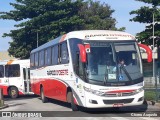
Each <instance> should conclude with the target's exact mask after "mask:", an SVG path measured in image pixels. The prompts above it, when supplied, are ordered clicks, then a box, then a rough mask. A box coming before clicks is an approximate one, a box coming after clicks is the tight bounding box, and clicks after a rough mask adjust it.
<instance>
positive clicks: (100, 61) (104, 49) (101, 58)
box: [86, 42, 116, 82]
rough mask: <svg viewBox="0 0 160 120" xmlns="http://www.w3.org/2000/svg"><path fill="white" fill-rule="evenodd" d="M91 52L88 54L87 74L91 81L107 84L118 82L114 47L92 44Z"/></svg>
mask: <svg viewBox="0 0 160 120" xmlns="http://www.w3.org/2000/svg"><path fill="white" fill-rule="evenodd" d="M90 46H91V48H90V52H89V53H87V63H86V72H87V77H88V79H89V80H92V81H97V82H106V80H107V81H108V80H116V71H113V69H114V68H115V67H116V63H115V61H114V56H113V53H114V52H113V51H112V45H111V44H110V43H105V42H104V43H103V42H93V43H90Z"/></svg>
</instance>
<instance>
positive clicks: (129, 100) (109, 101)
mask: <svg viewBox="0 0 160 120" xmlns="http://www.w3.org/2000/svg"><path fill="white" fill-rule="evenodd" d="M133 100H134V98H130V99H120V100H103V102H104V104H116V103H124V104H126V103H131V102H132V101H133Z"/></svg>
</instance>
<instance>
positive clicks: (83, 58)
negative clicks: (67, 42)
mask: <svg viewBox="0 0 160 120" xmlns="http://www.w3.org/2000/svg"><path fill="white" fill-rule="evenodd" d="M78 48H79V51H80V58H81V62H83V63H85V62H86V49H85V46H84V45H82V44H78Z"/></svg>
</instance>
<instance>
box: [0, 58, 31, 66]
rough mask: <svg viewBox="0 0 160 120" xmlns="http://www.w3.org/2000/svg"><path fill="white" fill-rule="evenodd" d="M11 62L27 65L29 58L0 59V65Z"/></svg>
mask: <svg viewBox="0 0 160 120" xmlns="http://www.w3.org/2000/svg"><path fill="white" fill-rule="evenodd" d="M11 64H22V65H25V66H29V65H30V60H29V59H24V60H1V61H0V65H11Z"/></svg>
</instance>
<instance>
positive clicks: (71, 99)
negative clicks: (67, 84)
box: [67, 91, 78, 111]
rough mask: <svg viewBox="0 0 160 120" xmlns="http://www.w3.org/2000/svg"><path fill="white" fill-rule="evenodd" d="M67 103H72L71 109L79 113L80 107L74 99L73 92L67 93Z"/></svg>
mask: <svg viewBox="0 0 160 120" xmlns="http://www.w3.org/2000/svg"><path fill="white" fill-rule="evenodd" d="M67 101H68V102H69V103H71V108H72V110H73V111H78V106H77V105H76V104H75V103H74V97H73V93H72V92H71V91H69V92H68V93H67Z"/></svg>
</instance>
